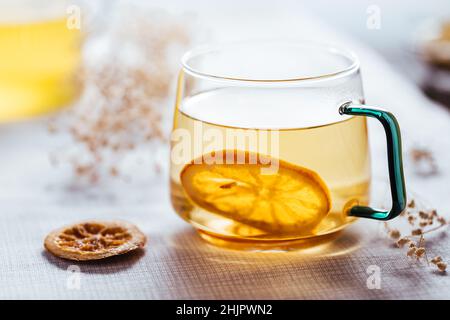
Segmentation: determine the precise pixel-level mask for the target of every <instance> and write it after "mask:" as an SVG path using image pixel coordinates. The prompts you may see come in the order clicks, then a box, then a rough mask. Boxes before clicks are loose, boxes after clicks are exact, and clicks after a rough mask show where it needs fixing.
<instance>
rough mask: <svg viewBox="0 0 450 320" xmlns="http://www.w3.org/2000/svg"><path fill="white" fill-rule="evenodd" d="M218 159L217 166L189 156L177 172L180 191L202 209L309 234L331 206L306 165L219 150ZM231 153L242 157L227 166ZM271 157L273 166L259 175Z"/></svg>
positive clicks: (265, 226)
mask: <svg viewBox="0 0 450 320" xmlns="http://www.w3.org/2000/svg"><path fill="white" fill-rule="evenodd" d="M219 157H220V156H219ZM222 157H223V158H222V163H221V164H217V161H216V163H215V164H205V163H202V161H200V159H196V160H193V161H192V162H191V163H190V164H187V165H186V166H185V167H184V168H183V170H182V172H181V174H180V178H181V184H182V185H183V189H184V191H185V192H186V194H187V195H188V197H189V198H190V199H191V201H192V202H193V203H194V204H196V205H198V206H199V207H201V208H203V209H206V210H208V211H210V212H213V213H216V214H219V215H222V216H224V217H226V218H229V219H233V220H235V221H238V222H240V223H244V224H246V225H249V226H251V227H254V228H258V229H260V230H263V231H265V232H269V233H272V234H280V233H281V234H287V233H289V234H292V233H295V234H305V233H309V232H311V230H312V229H313V228H314V227H315V226H316V225H317V224H319V222H320V221H321V220H322V219H323V218H324V217H325V216H326V215H327V213H328V211H329V210H330V206H331V203H330V196H329V191H328V188H327V187H326V185H325V183H324V182H323V181H322V179H321V178H320V177H319V175H318V174H317V173H315V172H313V171H311V170H309V169H306V168H302V167H299V166H296V165H293V164H290V163H287V162H284V161H281V160H277V159H271V158H270V157H268V156H261V155H259V154H255V153H253V154H252V153H249V152H244V151H230V150H224V151H223V152H222ZM227 157H228V158H227ZM230 157H234V159H235V160H236V159H238V158H239V157H241V159H243V158H245V159H246V160H245V163H242V162H241V163H242V164H239V163H237V164H227V163H226V159H230ZM250 157H253V159H255V158H257V160H256V161H254V162H253V164H252V163H251V162H249V161H250V160H249V159H250ZM216 159H217V158H216ZM263 159H264V160H263ZM273 160H276V161H277V163H278V170H277V171H276V172H272V173H271V174H262V171H261V169H262V168H264V167H268V165H267V163H270V162H269V161H272V162H273Z"/></svg>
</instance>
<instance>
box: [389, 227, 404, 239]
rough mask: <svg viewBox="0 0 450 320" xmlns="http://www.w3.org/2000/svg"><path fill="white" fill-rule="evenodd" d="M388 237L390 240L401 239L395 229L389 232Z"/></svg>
mask: <svg viewBox="0 0 450 320" xmlns="http://www.w3.org/2000/svg"><path fill="white" fill-rule="evenodd" d="M389 236H390V237H391V238H392V239H399V238H400V237H401V234H400V231H398V230H397V229H394V230H391V231H390V232H389Z"/></svg>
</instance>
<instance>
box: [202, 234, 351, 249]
mask: <svg viewBox="0 0 450 320" xmlns="http://www.w3.org/2000/svg"><path fill="white" fill-rule="evenodd" d="M341 231H342V230H336V232H331V233H327V234H323V235H318V236H314V237H309V238H302V239H289V240H277V241H274V240H269V241H267V240H247V239H236V238H231V237H223V236H220V235H216V234H214V233H210V232H207V231H204V230H199V229H197V232H198V234H199V235H200V237H201V238H202V239H203V240H205V241H206V242H208V243H209V244H212V245H214V246H216V247H221V248H226V249H231V250H239V251H271V252H273V251H295V250H306V249H311V248H318V247H319V246H321V245H324V244H327V243H329V242H331V241H333V240H335V239H336V238H337V237H338V236H339V235H340V233H341Z"/></svg>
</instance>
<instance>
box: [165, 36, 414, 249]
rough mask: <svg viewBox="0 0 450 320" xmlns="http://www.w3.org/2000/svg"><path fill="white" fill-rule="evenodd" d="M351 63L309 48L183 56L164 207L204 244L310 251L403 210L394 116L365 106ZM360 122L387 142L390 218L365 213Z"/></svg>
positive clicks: (365, 162) (231, 47)
mask: <svg viewBox="0 0 450 320" xmlns="http://www.w3.org/2000/svg"><path fill="white" fill-rule="evenodd" d="M364 103H365V100H364V93H363V87H362V81H361V74H360V68H359V62H358V59H357V57H356V56H355V55H354V54H353V53H351V52H349V51H347V50H344V49H338V48H337V47H334V46H331V45H324V44H315V43H308V42H299V43H286V42H264V41H256V42H246V43H234V44H227V45H217V46H204V47H199V48H197V49H194V50H192V51H190V52H188V53H186V54H185V55H184V57H183V59H182V70H181V71H180V74H179V78H178V89H177V96H176V106H175V114H174V122H173V131H172V136H171V154H170V157H171V170H170V184H171V201H172V205H173V207H174V209H175V211H176V212H177V213H178V214H179V215H180V216H181V217H182V218H183V219H185V220H186V221H188V222H189V223H190V224H191V225H192V226H194V228H196V229H197V231H198V232H199V234H200V235H201V236H202V237H203V238H204V239H206V240H208V241H209V242H211V243H213V244H216V245H221V246H225V247H230V248H239V249H261V250H264V249H274V248H296V247H305V246H306V247H308V246H311V245H315V244H318V243H322V242H324V241H327V240H329V239H330V238H333V237H334V236H335V235H337V234H338V231H340V230H342V229H343V228H345V227H346V226H347V225H349V224H350V223H351V222H353V221H354V220H355V219H356V217H363V218H371V219H376V220H389V219H392V218H394V217H396V216H397V215H399V214H400V213H401V212H402V211H403V210H404V208H405V205H406V195H405V184H404V177H403V168H402V157H401V140H400V130H399V127H398V124H397V121H396V119H395V117H394V116H393V115H392V114H391V113H389V112H387V111H383V110H380V109H375V108H372V107H368V106H365V105H364ZM367 117H373V118H376V119H378V120H379V121H380V122H381V123H382V125H383V127H384V130H385V132H386V138H387V150H388V160H389V162H388V164H389V177H390V185H391V196H392V208H391V210H389V211H383V210H378V209H374V208H371V207H369V206H368V204H369V191H370V182H371V174H370V172H371V167H370V166H371V165H370V153H369V144H368V134H367V123H366V119H367Z"/></svg>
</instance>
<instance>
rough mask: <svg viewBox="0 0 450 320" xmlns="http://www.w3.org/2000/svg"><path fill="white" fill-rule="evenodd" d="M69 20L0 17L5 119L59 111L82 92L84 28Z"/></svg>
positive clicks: (0, 108) (0, 91)
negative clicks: (78, 81)
mask: <svg viewBox="0 0 450 320" xmlns="http://www.w3.org/2000/svg"><path fill="white" fill-rule="evenodd" d="M66 21H67V19H66V17H61V18H57V19H54V18H53V19H49V20H45V21H30V22H23V21H20V22H17V23H14V22H10V21H8V22H2V21H1V20H0V122H3V121H9V120H16V119H20V118H25V117H30V116H34V115H38V114H42V113H45V112H48V111H51V110H54V109H55V108H57V107H59V106H62V105H64V104H67V103H69V102H70V101H71V100H72V99H73V98H74V96H75V95H76V94H77V87H76V85H75V81H74V76H75V72H76V70H77V68H78V65H79V62H80V31H79V30H77V29H69V28H67V25H66Z"/></svg>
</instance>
